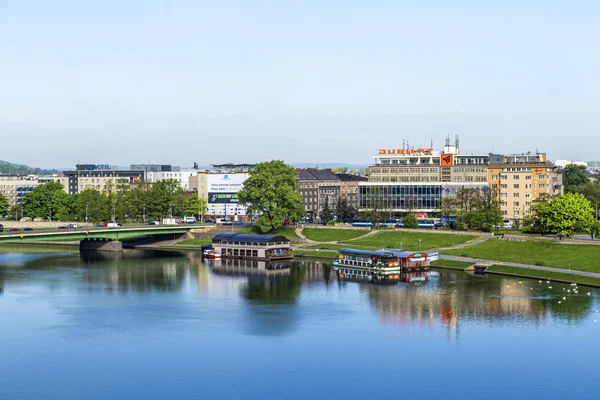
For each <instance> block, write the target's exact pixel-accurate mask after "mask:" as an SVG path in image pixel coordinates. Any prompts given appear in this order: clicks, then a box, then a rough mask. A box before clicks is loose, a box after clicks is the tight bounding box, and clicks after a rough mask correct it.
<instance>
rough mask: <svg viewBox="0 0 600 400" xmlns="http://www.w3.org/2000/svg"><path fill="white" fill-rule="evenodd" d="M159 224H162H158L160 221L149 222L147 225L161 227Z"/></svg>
mask: <svg viewBox="0 0 600 400" xmlns="http://www.w3.org/2000/svg"><path fill="white" fill-rule="evenodd" d="M159 224H160V222H158V221H148V222H146V225H159Z"/></svg>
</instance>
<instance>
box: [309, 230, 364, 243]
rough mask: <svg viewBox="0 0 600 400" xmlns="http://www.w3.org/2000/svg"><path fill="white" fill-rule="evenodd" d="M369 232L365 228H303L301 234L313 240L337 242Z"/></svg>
mask: <svg viewBox="0 0 600 400" xmlns="http://www.w3.org/2000/svg"><path fill="white" fill-rule="evenodd" d="M367 233H369V231H367V230H357V229H327V228H323V229H319V228H304V230H303V231H302V234H303V235H304V236H305V237H306V238H307V239H310V240H314V241H315V242H337V241H343V240H349V239H354V238H358V237H361V236H364V235H366V234H367Z"/></svg>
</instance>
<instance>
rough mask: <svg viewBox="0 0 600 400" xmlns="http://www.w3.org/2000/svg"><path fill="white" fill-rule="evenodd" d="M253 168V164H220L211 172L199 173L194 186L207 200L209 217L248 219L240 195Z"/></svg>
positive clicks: (193, 182)
mask: <svg viewBox="0 0 600 400" xmlns="http://www.w3.org/2000/svg"><path fill="white" fill-rule="evenodd" d="M253 167H254V165H253V164H219V165H213V169H211V170H205V171H197V175H196V178H195V179H192V185H194V184H196V185H197V190H198V197H200V198H201V199H205V200H206V202H207V209H208V210H207V215H208V216H209V217H211V218H228V219H231V220H237V219H240V218H241V219H245V218H246V216H247V212H246V211H247V210H246V207H245V206H243V205H241V204H240V203H239V201H240V200H239V197H238V193H239V191H240V190H242V188H243V187H244V181H245V180H246V179H248V176H249V170H250V169H251V168H253Z"/></svg>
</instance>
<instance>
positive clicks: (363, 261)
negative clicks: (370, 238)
mask: <svg viewBox="0 0 600 400" xmlns="http://www.w3.org/2000/svg"><path fill="white" fill-rule="evenodd" d="M333 269H334V270H335V271H336V272H337V275H338V278H339V279H344V280H355V281H369V282H373V283H387V282H389V283H395V282H398V280H399V279H400V264H399V262H398V257H397V256H396V254H394V252H392V251H389V250H377V251H365V250H356V249H342V250H340V253H339V255H338V258H336V259H334V260H333Z"/></svg>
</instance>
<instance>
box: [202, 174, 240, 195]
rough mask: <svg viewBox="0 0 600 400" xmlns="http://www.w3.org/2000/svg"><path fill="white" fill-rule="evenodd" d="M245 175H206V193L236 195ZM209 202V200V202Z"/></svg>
mask: <svg viewBox="0 0 600 400" xmlns="http://www.w3.org/2000/svg"><path fill="white" fill-rule="evenodd" d="M246 178H248V174H247V173H242V174H208V177H207V180H208V193H209V197H208V198H209V199H210V198H211V197H210V195H211V194H213V193H237V192H239V191H240V190H242V187H243V185H244V181H245V180H246ZM209 202H210V200H209Z"/></svg>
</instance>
